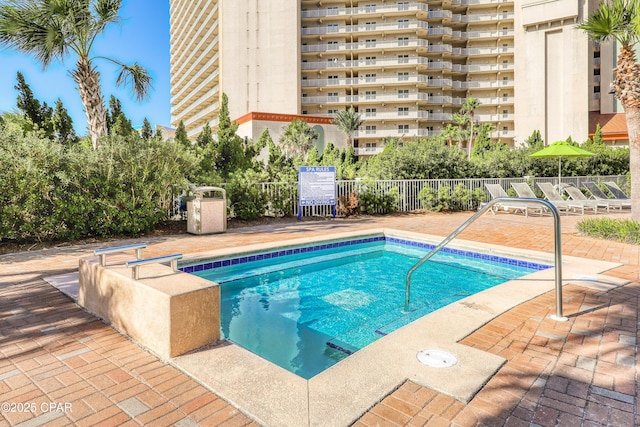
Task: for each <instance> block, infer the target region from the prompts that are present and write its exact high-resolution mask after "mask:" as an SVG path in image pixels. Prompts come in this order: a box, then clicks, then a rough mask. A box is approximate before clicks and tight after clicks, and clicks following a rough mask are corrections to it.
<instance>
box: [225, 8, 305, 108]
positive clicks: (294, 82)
mask: <svg viewBox="0 0 640 427" xmlns="http://www.w3.org/2000/svg"><path fill="white" fill-rule="evenodd" d="M218 3H220V4H221V6H220V9H221V16H220V24H221V34H220V85H221V90H222V91H223V92H224V93H226V94H227V96H228V97H229V113H230V116H231V119H232V120H234V119H237V118H238V117H240V116H242V115H243V114H245V113H247V112H250V111H271V112H277V113H283V114H297V113H298V112H299V108H300V106H299V105H300V91H299V84H298V80H299V78H300V54H299V50H300V44H299V42H298V40H299V38H300V35H299V32H300V30H299V22H300V18H299V15H300V6H299V1H295V0H293V1H292V0H244V1H238V0H221V1H220V0H219V1H218Z"/></svg>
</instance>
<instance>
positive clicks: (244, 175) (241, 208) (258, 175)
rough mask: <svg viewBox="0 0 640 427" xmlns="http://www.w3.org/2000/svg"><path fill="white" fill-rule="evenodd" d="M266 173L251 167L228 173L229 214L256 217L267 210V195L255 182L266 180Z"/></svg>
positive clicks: (245, 217)
mask: <svg viewBox="0 0 640 427" xmlns="http://www.w3.org/2000/svg"><path fill="white" fill-rule="evenodd" d="M266 178H267V177H266V173H264V172H256V171H254V170H253V169H248V170H245V171H237V172H234V173H232V174H231V175H230V177H229V183H228V184H227V186H226V190H227V198H228V200H229V216H231V217H236V218H238V219H243V220H253V219H258V218H260V217H261V216H263V215H264V214H265V212H266V210H267V197H266V195H265V193H263V192H262V189H261V188H260V187H258V186H257V185H256V184H257V183H260V182H264V181H265V180H266Z"/></svg>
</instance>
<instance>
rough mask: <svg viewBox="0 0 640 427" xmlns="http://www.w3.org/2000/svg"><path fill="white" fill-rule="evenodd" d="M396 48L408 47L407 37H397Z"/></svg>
mask: <svg viewBox="0 0 640 427" xmlns="http://www.w3.org/2000/svg"><path fill="white" fill-rule="evenodd" d="M398 46H409V37H398Z"/></svg>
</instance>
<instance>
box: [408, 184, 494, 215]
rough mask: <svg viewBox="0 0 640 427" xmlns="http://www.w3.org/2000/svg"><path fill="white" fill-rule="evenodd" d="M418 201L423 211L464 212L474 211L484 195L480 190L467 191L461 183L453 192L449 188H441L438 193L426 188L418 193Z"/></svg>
mask: <svg viewBox="0 0 640 427" xmlns="http://www.w3.org/2000/svg"><path fill="white" fill-rule="evenodd" d="M418 199H419V200H420V202H421V203H422V207H423V208H424V209H427V210H430V211H433V212H440V211H466V210H468V209H476V208H477V207H478V206H479V205H480V203H482V202H484V201H485V199H486V195H485V194H484V191H482V189H480V188H477V189H476V190H475V191H471V190H469V189H468V188H467V187H466V186H465V185H464V184H463V183H460V184H458V185H456V186H455V187H454V188H453V190H452V189H451V187H449V186H446V185H445V186H442V187H440V188H438V191H436V190H434V189H433V188H431V187H429V186H427V187H424V188H423V189H422V190H421V191H420V193H418Z"/></svg>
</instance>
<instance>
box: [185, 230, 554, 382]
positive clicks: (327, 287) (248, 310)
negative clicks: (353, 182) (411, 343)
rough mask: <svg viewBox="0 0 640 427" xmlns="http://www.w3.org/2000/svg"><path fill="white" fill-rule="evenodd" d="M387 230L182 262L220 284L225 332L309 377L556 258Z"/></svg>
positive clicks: (252, 349)
mask: <svg viewBox="0 0 640 427" xmlns="http://www.w3.org/2000/svg"><path fill="white" fill-rule="evenodd" d="M433 247H434V245H432V244H429V243H423V242H417V241H410V240H405V239H401V238H395V237H390V236H384V235H376V236H368V237H363V238H354V239H347V240H336V241H329V242H322V243H319V244H313V245H306V246H295V247H285V248H277V249H273V250H269V251H263V252H257V253H249V254H242V255H239V256H235V257H225V258H220V259H211V260H206V261H201V262H198V263H197V264H194V265H187V266H182V267H181V270H183V271H185V272H188V273H193V274H196V275H198V276H200V277H203V278H206V279H208V280H212V281H215V282H218V283H220V289H221V313H220V317H221V329H222V336H223V337H224V338H226V339H228V340H230V341H232V342H234V343H236V344H238V345H240V346H242V347H244V348H246V349H247V350H249V351H251V352H253V353H256V354H258V355H260V356H261V357H263V358H265V359H267V360H269V361H271V362H273V363H275V364H277V365H279V366H281V367H283V368H285V369H287V370H289V371H291V372H294V373H296V374H297V375H299V376H301V377H303V378H306V379H309V378H311V377H313V376H314V375H316V374H318V373H319V372H322V371H323V370H325V369H327V368H328V367H330V366H332V365H334V364H335V363H337V362H339V361H340V360H342V359H344V358H345V357H348V355H349V354H351V353H353V352H356V351H358V350H359V349H361V348H364V347H365V346H366V345H368V344H370V343H372V342H373V341H375V340H377V339H380V338H382V337H383V336H384V335H386V334H388V333H391V332H393V331H394V330H396V329H398V328H400V327H402V326H404V325H407V324H408V323H410V322H412V321H413V320H416V319H418V318H420V317H422V316H424V315H425V314H428V313H430V312H432V311H434V310H437V309H438V308H441V307H444V306H446V305H448V304H450V303H452V302H454V301H457V300H459V299H462V298H464V297H466V296H469V295H472V294H474V293H477V292H480V291H482V290H485V289H488V288H490V287H493V286H495V285H497V284H500V283H503V282H505V281H508V280H512V279H515V278H518V277H521V276H523V275H526V274H529V273H531V272H533V271H537V270H542V269H546V268H548V267H549V266H548V265H545V264H538V263H533V262H528V261H523V260H516V259H512V258H506V257H501V256H495V255H491V254H483V253H479V252H471V251H465V250H458V249H450V248H445V249H444V250H443V251H442V252H441V253H439V254H438V255H436V256H435V257H434V258H432V260H430V261H429V262H428V263H426V264H425V265H424V266H422V267H421V268H420V269H419V270H418V271H417V272H416V274H415V275H414V278H413V280H412V297H413V298H412V299H413V302H412V305H411V307H410V310H409V311H408V312H405V311H404V285H405V276H406V273H407V271H408V270H409V268H410V267H411V266H412V265H413V264H415V262H417V261H418V259H419V258H420V257H422V256H424V255H425V254H426V253H427V252H428V251H429V250H430V249H431V248H433Z"/></svg>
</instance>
